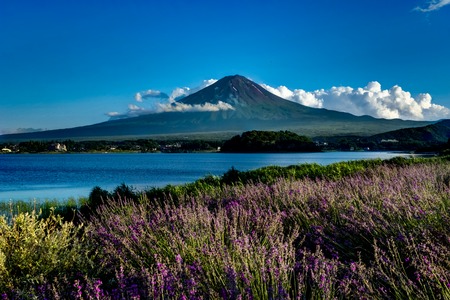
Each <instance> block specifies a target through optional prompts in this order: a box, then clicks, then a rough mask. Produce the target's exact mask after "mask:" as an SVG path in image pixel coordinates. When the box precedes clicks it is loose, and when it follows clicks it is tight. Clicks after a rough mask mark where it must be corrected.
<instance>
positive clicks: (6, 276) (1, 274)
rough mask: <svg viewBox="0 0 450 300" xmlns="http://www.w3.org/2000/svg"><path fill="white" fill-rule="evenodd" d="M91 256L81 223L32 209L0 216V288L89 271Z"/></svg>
mask: <svg viewBox="0 0 450 300" xmlns="http://www.w3.org/2000/svg"><path fill="white" fill-rule="evenodd" d="M91 258H92V256H91V253H90V250H89V247H88V243H86V240H85V236H84V233H83V231H82V227H81V226H75V225H74V224H73V223H72V222H63V219H62V218H61V217H60V216H56V215H55V214H54V213H52V212H51V213H50V215H49V216H48V217H47V218H40V217H39V216H38V215H37V214H36V213H35V212H34V211H33V212H31V213H19V214H17V215H14V216H13V217H12V219H11V221H10V222H7V220H6V218H5V216H0V291H6V290H9V289H12V288H14V287H16V288H17V287H20V289H21V290H22V291H27V290H28V289H30V290H31V289H32V288H33V287H34V286H37V285H39V284H44V283H48V282H52V281H53V279H54V278H62V277H74V276H76V274H77V272H80V273H81V272H83V273H86V272H88V271H89V272H92V269H93V266H92V260H91Z"/></svg>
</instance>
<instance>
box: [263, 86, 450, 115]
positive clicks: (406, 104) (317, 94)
mask: <svg viewBox="0 0 450 300" xmlns="http://www.w3.org/2000/svg"><path fill="white" fill-rule="evenodd" d="M261 86H262V87H264V88H265V89H267V90H268V91H269V92H271V93H274V94H276V95H278V96H280V97H282V98H285V99H287V100H291V101H293V102H297V103H300V104H303V105H306V106H310V107H319V108H326V109H332V110H337V111H344V112H348V113H351V114H354V115H358V116H360V115H370V116H373V117H376V118H386V119H394V118H400V119H405V120H406V119H407V120H437V119H442V118H450V110H449V109H448V108H446V107H444V106H441V105H437V104H433V103H432V98H431V95H430V94H428V93H426V94H419V95H418V96H416V97H415V98H414V97H413V96H412V95H411V93H410V92H407V91H404V90H403V89H402V88H401V87H400V86H398V85H395V86H393V87H392V88H390V89H388V90H383V89H382V88H381V84H380V83H379V82H377V81H372V82H369V83H368V84H367V86H365V87H363V88H352V87H348V86H347V87H345V86H340V87H332V88H331V89H328V90H324V89H320V90H316V91H312V92H307V91H304V90H301V89H296V90H290V89H288V88H287V87H285V86H280V87H278V88H273V87H270V86H268V85H265V84H262V85H261Z"/></svg>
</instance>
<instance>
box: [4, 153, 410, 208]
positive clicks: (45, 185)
mask: <svg viewBox="0 0 450 300" xmlns="http://www.w3.org/2000/svg"><path fill="white" fill-rule="evenodd" d="M399 155H408V154H403V153H395V152H322V153H277V154H273V153H264V154H224V153H179V154H164V153H129V154H112V153H111V154H60V155H55V154H19V155H0V201H9V200H32V199H37V200H44V199H58V200H64V199H68V198H70V197H75V198H77V197H82V196H88V195H89V193H90V191H91V190H92V188H93V187H95V186H100V187H101V188H103V189H108V190H112V189H114V188H115V187H116V186H118V185H120V184H122V183H125V184H127V185H129V186H133V187H134V188H136V189H145V188H150V187H161V186H165V185H167V184H173V185H176V184H183V183H188V182H193V181H195V180H197V179H199V178H201V177H204V176H206V175H218V176H220V175H222V174H223V173H225V172H226V171H228V170H229V169H230V168H231V167H235V168H236V169H238V170H240V171H245V170H250V169H256V168H260V167H264V166H269V165H278V166H288V165H294V164H301V163H318V164H321V165H327V164H331V163H334V162H339V161H348V160H357V159H373V158H382V159H388V158H391V157H394V156H399Z"/></svg>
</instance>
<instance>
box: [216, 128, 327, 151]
mask: <svg viewBox="0 0 450 300" xmlns="http://www.w3.org/2000/svg"><path fill="white" fill-rule="evenodd" d="M316 151H320V149H319V147H317V146H316V145H315V144H314V142H313V141H312V140H311V139H310V138H308V137H306V136H300V135H298V134H296V133H293V132H290V131H277V132H275V131H257V130H253V131H246V132H244V133H242V134H241V135H236V136H234V137H232V138H231V139H230V140H228V141H226V142H225V143H224V145H223V147H222V152H240V153H246V152H252V153H255V152H316Z"/></svg>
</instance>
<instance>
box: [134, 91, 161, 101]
mask: <svg viewBox="0 0 450 300" xmlns="http://www.w3.org/2000/svg"><path fill="white" fill-rule="evenodd" d="M145 98H162V99H166V98H169V96H168V95H167V94H165V93H163V92H161V91H157V90H146V91H142V92H138V93H136V94H135V95H134V99H135V100H136V101H137V102H142V101H143V99H145Z"/></svg>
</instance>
